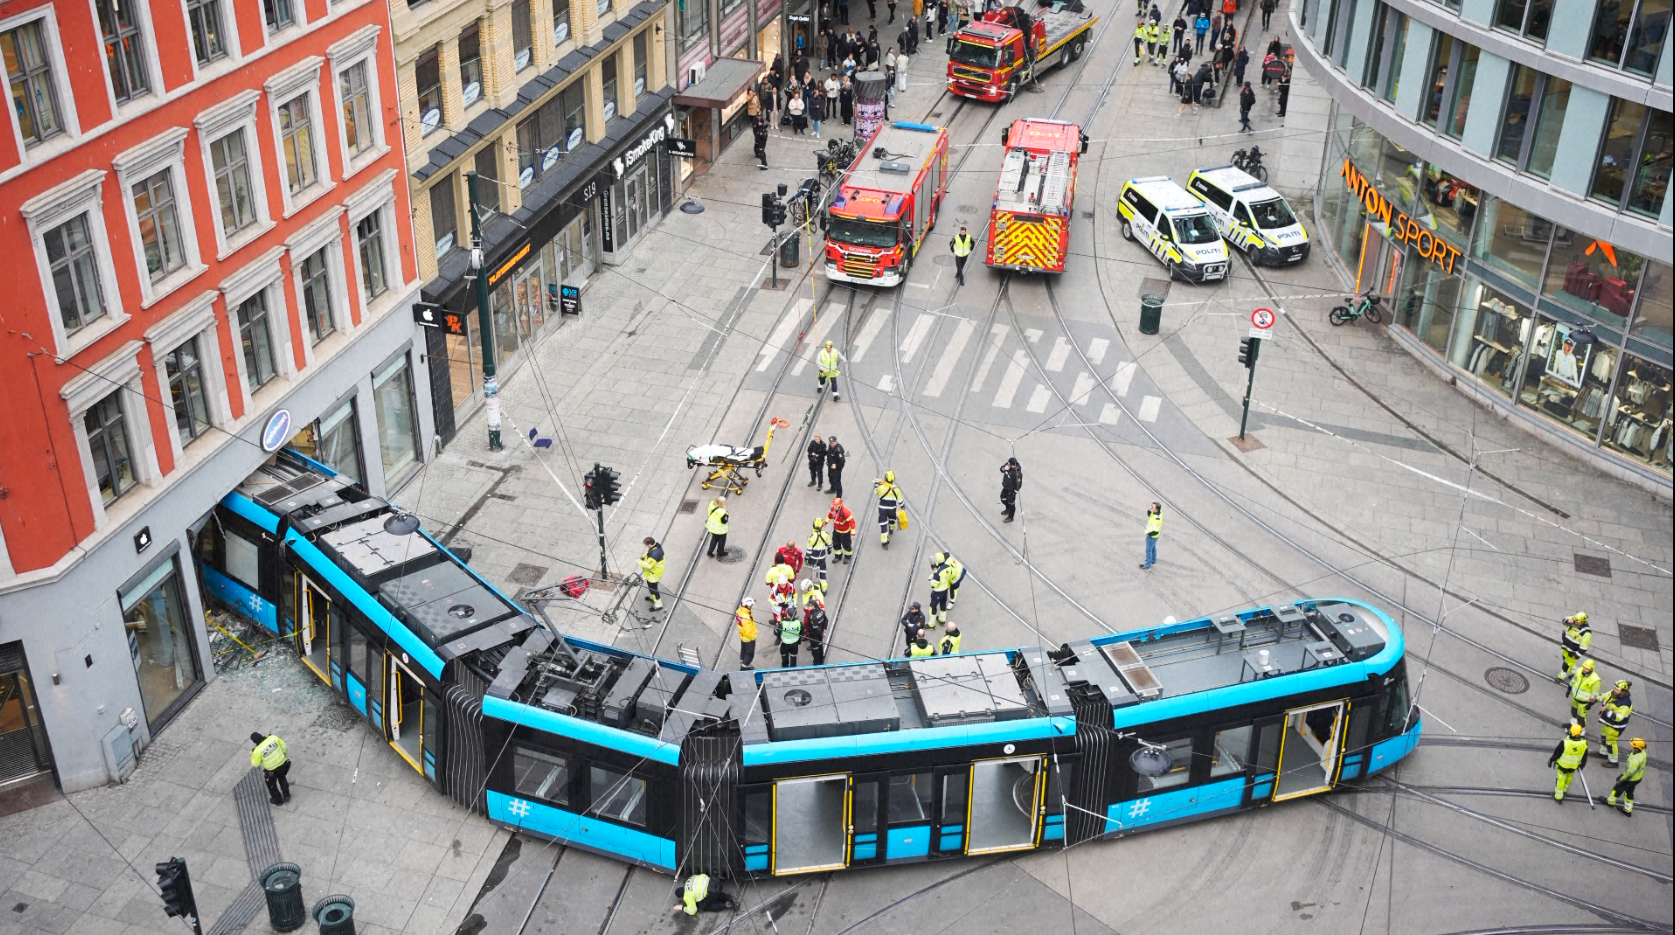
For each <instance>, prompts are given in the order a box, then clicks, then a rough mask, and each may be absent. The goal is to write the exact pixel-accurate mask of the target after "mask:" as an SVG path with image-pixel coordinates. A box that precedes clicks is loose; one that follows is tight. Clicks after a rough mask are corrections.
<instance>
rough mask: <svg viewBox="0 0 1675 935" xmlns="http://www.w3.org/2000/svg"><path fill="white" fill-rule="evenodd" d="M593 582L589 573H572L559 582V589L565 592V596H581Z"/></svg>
mask: <svg viewBox="0 0 1675 935" xmlns="http://www.w3.org/2000/svg"><path fill="white" fill-rule="evenodd" d="M592 583H593V582H591V581H589V580H588V577H587V575H571V576H570V577H568V578H565V579H564V580H563V581H560V582H559V583H558V589H559V590H560V591H563V592H564V596H565V597H581V596H582V595H583V594H586V593H587V589H588V586H589V585H591V584H592Z"/></svg>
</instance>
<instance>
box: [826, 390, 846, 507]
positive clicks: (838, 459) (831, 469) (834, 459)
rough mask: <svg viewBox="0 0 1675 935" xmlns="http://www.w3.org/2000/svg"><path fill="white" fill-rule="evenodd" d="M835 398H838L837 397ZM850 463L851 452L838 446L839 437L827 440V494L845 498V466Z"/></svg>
mask: <svg viewBox="0 0 1675 935" xmlns="http://www.w3.org/2000/svg"><path fill="white" fill-rule="evenodd" d="M833 398H834V399H835V398H837V397H836V396H835V395H834V396H833ZM848 461H849V452H847V451H844V450H843V446H842V445H840V444H838V440H837V436H836V435H831V436H828V437H827V438H826V487H827V493H830V494H831V495H832V496H834V497H842V496H843V466H844V464H846V463H848Z"/></svg>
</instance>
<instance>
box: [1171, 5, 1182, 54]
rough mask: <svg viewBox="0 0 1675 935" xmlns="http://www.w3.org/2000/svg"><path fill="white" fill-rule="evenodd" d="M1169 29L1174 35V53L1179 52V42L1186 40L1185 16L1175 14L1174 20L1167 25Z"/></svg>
mask: <svg viewBox="0 0 1675 935" xmlns="http://www.w3.org/2000/svg"><path fill="white" fill-rule="evenodd" d="M1169 31H1170V32H1172V33H1174V36H1175V46H1174V48H1175V54H1176V55H1179V54H1181V43H1182V42H1183V41H1185V40H1186V17H1184V16H1182V15H1181V14H1179V13H1176V14H1175V21H1174V22H1173V23H1171V24H1170V25H1169Z"/></svg>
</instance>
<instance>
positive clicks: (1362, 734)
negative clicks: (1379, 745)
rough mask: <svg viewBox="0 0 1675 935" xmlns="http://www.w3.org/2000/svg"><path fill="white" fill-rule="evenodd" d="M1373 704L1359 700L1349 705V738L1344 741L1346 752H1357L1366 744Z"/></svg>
mask: <svg viewBox="0 0 1675 935" xmlns="http://www.w3.org/2000/svg"><path fill="white" fill-rule="evenodd" d="M1372 709H1373V706H1372V705H1371V704H1369V703H1367V702H1364V701H1359V702H1355V703H1354V704H1351V705H1350V706H1349V739H1348V740H1347V741H1346V742H1345V745H1344V752H1345V753H1346V754H1354V753H1359V752H1361V751H1362V750H1363V749H1365V748H1366V746H1367V730H1368V728H1369V727H1371V725H1372V720H1373V716H1372V713H1373V712H1372Z"/></svg>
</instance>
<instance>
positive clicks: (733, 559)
mask: <svg viewBox="0 0 1675 935" xmlns="http://www.w3.org/2000/svg"><path fill="white" fill-rule="evenodd" d="M717 560H718V561H720V562H721V563H722V564H723V565H737V564H738V563H739V562H742V561H744V549H732V548H729V549H727V550H726V551H724V552H722V553H721V556H720V558H719V559H717Z"/></svg>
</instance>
